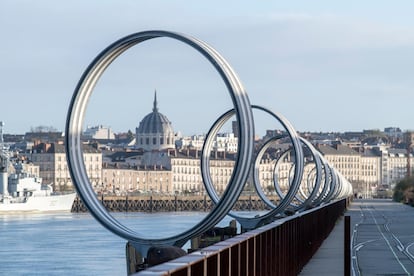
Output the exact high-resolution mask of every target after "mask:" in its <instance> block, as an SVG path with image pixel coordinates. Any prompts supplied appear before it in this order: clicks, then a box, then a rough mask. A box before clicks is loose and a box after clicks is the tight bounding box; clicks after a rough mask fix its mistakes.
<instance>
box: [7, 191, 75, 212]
mask: <svg viewBox="0 0 414 276" xmlns="http://www.w3.org/2000/svg"><path fill="white" fill-rule="evenodd" d="M75 196H76V193H72V194H65V195H52V196H33V197H28V198H27V200H26V201H25V202H19V203H0V214H2V213H23V212H55V211H68V212H70V211H71V210H72V205H73V201H74V199H75Z"/></svg>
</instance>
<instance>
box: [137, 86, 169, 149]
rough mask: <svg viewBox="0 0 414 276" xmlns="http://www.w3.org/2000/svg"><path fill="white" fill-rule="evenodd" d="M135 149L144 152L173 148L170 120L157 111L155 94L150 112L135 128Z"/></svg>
mask: <svg viewBox="0 0 414 276" xmlns="http://www.w3.org/2000/svg"><path fill="white" fill-rule="evenodd" d="M135 133H136V137H135V138H136V141H135V147H136V148H137V149H143V150H144V151H147V152H148V151H153V150H155V151H162V150H166V149H170V148H175V135H174V130H173V128H172V124H171V122H170V120H168V118H167V116H165V115H164V114H162V113H160V112H159V111H158V102H157V93H156V92H155V94H154V104H153V108H152V112H151V113H149V114H148V115H146V116H145V117H144V119H142V121H141V122H140V123H139V126H138V127H137V128H136V132H135Z"/></svg>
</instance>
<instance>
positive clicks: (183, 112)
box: [0, 0, 414, 135]
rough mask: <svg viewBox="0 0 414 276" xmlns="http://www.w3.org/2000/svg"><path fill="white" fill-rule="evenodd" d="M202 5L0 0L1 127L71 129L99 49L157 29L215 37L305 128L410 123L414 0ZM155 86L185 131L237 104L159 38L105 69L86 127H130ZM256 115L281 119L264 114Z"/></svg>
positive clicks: (276, 106)
mask: <svg viewBox="0 0 414 276" xmlns="http://www.w3.org/2000/svg"><path fill="white" fill-rule="evenodd" d="M206 4H207V3H206ZM206 4H201V3H194V4H193V3H191V4H190V3H187V2H184V1H174V2H172V3H164V2H161V1H148V2H146V1H139V2H136V1H123V2H121V3H119V2H117V1H107V2H105V3H100V2H97V1H88V3H83V2H81V1H75V2H71V3H55V2H52V1H48V0H44V1H41V2H37V3H36V4H34V3H31V2H26V1H2V3H1V4H0V23H1V24H2V26H5V28H4V29H3V31H4V32H3V34H4V43H2V45H1V46H0V57H1V59H2V63H1V64H0V76H1V78H2V79H1V83H2V85H1V90H0V91H1V92H0V95H1V97H2V109H1V111H0V121H4V122H5V124H6V125H5V127H4V133H10V134H20V133H25V132H27V131H29V130H30V128H31V127H37V126H39V125H45V126H52V127H54V128H56V129H57V130H62V131H63V130H64V125H65V120H66V113H67V109H68V105H69V102H70V98H71V97H72V93H73V91H74V89H75V87H76V84H77V82H78V80H79V78H80V77H81V75H82V73H83V71H84V70H85V68H86V67H87V66H88V64H89V63H90V62H91V61H92V60H93V58H95V57H96V56H97V55H98V54H99V52H100V51H102V50H103V49H104V48H105V47H107V46H108V45H109V44H110V43H112V42H114V41H116V40H117V39H120V38H122V37H124V36H126V35H129V34H131V33H135V32H139V31H145V30H151V29H165V30H170V31H177V32H181V33H185V34H188V35H192V36H195V37H197V38H199V39H201V40H203V41H205V42H207V43H208V44H210V45H212V46H213V47H214V48H215V49H216V50H217V51H218V52H219V53H221V54H222V55H223V56H224V58H226V59H227V60H228V61H229V62H230V64H231V65H232V67H233V68H234V69H235V71H236V73H237V74H238V75H239V77H240V79H241V81H242V82H243V84H244V86H245V88H246V90H247V92H248V95H249V98H250V101H251V103H252V104H257V105H264V106H267V107H269V108H270V109H272V110H274V111H276V112H279V113H280V114H282V115H283V116H285V117H286V118H287V119H288V120H289V121H290V122H291V123H292V124H293V126H294V128H295V129H296V130H297V131H311V132H320V131H322V132H344V131H358V130H364V129H380V130H383V129H384V128H386V127H400V128H401V129H402V130H411V129H414V124H413V123H412V119H411V114H410V104H411V103H412V102H414V93H412V91H413V87H414V80H413V78H412V76H411V75H412V73H411V70H412V69H411V68H412V64H413V62H414V31H413V30H414V28H413V27H414V19H413V18H412V16H411V14H410V12H409V11H411V10H412V8H414V7H413V5H414V4H413V3H411V2H410V1H402V2H399V5H395V4H392V3H389V4H388V3H387V2H386V1H364V2H362V3H361V2H357V1H348V2H347V3H342V4H339V3H336V4H333V3H330V2H328V1H312V3H307V2H306V1H300V2H299V3H296V5H295V4H294V3H278V2H274V3H261V4H257V3H255V4H253V3H251V4H250V3H247V2H243V1H242V2H240V1H238V2H235V1H230V2H226V3H221V2H218V1H213V2H209V3H208V5H206ZM217 7H219V8H217ZM154 90H157V95H158V102H159V109H160V112H161V113H163V114H165V115H166V116H167V117H168V118H169V119H170V120H171V122H172V124H173V127H174V131H181V132H182V133H183V134H185V135H192V134H197V133H198V134H201V133H206V132H207V131H208V129H209V128H210V126H211V125H212V124H213V123H214V121H215V120H216V119H217V117H218V116H220V115H221V114H222V113H224V112H225V111H227V110H228V109H229V108H232V107H233V106H232V103H231V98H230V97H229V95H228V92H226V90H225V87H224V84H223V83H222V81H221V79H220V78H219V77H218V75H217V73H216V72H215V71H214V70H212V67H211V65H209V64H208V63H207V62H206V61H205V60H204V59H203V58H202V57H201V56H200V55H199V54H198V53H195V51H194V50H192V49H190V48H188V47H186V46H185V45H182V44H180V43H178V42H176V41H171V40H168V39H163V38H161V39H155V40H151V41H148V42H145V43H142V45H141V44H140V45H138V46H136V47H134V48H133V49H130V50H128V51H127V52H125V53H124V54H123V55H122V56H121V57H120V58H119V59H117V60H116V61H115V62H114V63H113V64H112V65H111V66H110V67H109V68H108V70H107V71H106V72H105V74H104V76H103V77H102V79H101V80H100V81H99V83H98V85H97V87H96V89H95V91H94V95H93V96H92V98H91V101H90V108H89V109H88V114H87V116H86V120H85V124H84V129H85V128H86V126H87V125H99V124H103V125H106V126H109V127H111V128H112V129H113V130H114V132H116V133H119V132H123V131H127V130H132V131H133V130H134V128H135V127H137V126H138V124H139V122H140V120H141V119H142V118H143V117H144V116H145V115H146V114H148V113H149V112H150V111H151V108H152V98H153V92H154ZM256 118H257V119H256ZM255 123H256V124H257V125H258V127H260V128H261V129H276V128H278V126H277V125H274V124H273V121H271V120H262V119H261V117H260V114H257V116H256V114H255ZM258 132H259V131H258ZM261 134H262V133H261V132H260V133H259V135H261Z"/></svg>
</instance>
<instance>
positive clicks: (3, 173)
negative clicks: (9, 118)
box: [0, 121, 9, 198]
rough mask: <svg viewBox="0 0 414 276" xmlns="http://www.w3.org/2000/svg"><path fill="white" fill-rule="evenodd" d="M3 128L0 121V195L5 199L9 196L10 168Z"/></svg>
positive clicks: (2, 123)
mask: <svg viewBox="0 0 414 276" xmlns="http://www.w3.org/2000/svg"><path fill="white" fill-rule="evenodd" d="M3 126H4V122H2V121H0V193H1V194H2V195H3V198H4V196H7V195H8V191H7V184H8V181H7V170H8V168H9V156H8V154H7V152H6V150H5V147H4V140H3Z"/></svg>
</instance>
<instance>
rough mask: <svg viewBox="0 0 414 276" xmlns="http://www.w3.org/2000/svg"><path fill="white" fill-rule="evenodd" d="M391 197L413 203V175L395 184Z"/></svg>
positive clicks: (398, 200)
mask: <svg viewBox="0 0 414 276" xmlns="http://www.w3.org/2000/svg"><path fill="white" fill-rule="evenodd" d="M392 199H393V200H394V201H397V202H403V203H407V204H410V205H413V204H414V177H406V178H404V179H403V180H401V181H400V182H398V183H397V185H395V188H394V194H393V196H392Z"/></svg>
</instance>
